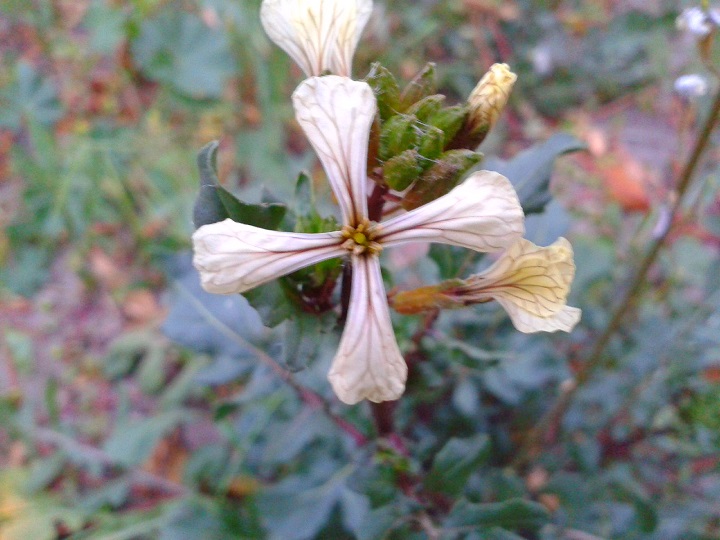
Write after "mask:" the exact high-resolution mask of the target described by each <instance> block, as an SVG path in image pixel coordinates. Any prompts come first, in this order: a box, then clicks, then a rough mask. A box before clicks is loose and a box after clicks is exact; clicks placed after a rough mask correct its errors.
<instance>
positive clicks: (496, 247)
mask: <svg viewBox="0 0 720 540" xmlns="http://www.w3.org/2000/svg"><path fill="white" fill-rule="evenodd" d="M380 227H381V232H380V236H379V237H378V239H377V240H378V241H379V242H380V243H381V244H383V246H385V247H387V246H391V245H397V244H404V243H407V242H418V241H420V242H439V243H442V244H452V245H456V246H462V247H466V248H469V249H474V250H476V251H483V252H494V251H500V250H502V249H504V248H506V247H507V246H509V245H511V244H512V243H513V242H514V241H515V240H517V239H518V238H520V237H521V236H522V235H523V234H524V232H525V225H524V215H523V211H522V207H521V206H520V202H519V201H518V197H517V194H516V193H515V189H514V188H513V186H512V184H511V183H510V181H509V180H508V179H507V178H505V177H504V176H503V175H501V174H498V173H496V172H491V171H480V172H476V173H474V174H472V175H471V176H470V177H468V179H467V180H465V181H464V182H463V183H462V184H460V185H459V186H457V187H456V188H455V189H453V190H452V191H451V192H450V193H448V194H447V195H444V196H442V197H440V198H439V199H436V200H434V201H432V202H430V203H428V204H426V205H424V206H421V207H420V208H417V209H415V210H412V211H411V212H408V213H407V214H402V215H399V216H396V217H394V218H391V219H389V220H387V221H386V222H384V223H382V224H381V225H380Z"/></svg>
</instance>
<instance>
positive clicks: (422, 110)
mask: <svg viewBox="0 0 720 540" xmlns="http://www.w3.org/2000/svg"><path fill="white" fill-rule="evenodd" d="M444 102H445V96H443V95H442V94H433V95H432V96H428V97H426V98H423V99H421V100H420V101H418V102H417V103H415V104H413V105H411V106H410V108H409V109H408V110H407V111H405V114H414V115H415V116H417V119H418V120H419V121H420V122H423V123H427V122H428V120H429V119H430V118H432V117H433V116H434V115H436V114H437V113H438V112H439V111H440V110H441V109H442V106H443V103H444Z"/></svg>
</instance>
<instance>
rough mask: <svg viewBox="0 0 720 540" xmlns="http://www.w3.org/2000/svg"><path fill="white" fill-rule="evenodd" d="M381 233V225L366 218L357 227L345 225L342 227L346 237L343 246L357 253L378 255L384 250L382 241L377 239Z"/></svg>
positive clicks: (343, 235)
mask: <svg viewBox="0 0 720 540" xmlns="http://www.w3.org/2000/svg"><path fill="white" fill-rule="evenodd" d="M379 234H380V227H379V226H378V224H377V223H374V222H370V221H368V220H364V221H363V222H362V223H360V224H358V225H357V226H356V227H352V226H350V225H345V226H344V227H343V228H342V237H343V238H344V241H343V243H342V247H344V248H345V249H347V250H348V251H352V252H353V253H354V254H355V255H361V254H363V253H367V254H369V255H377V254H378V253H380V252H381V251H382V245H381V244H380V242H376V241H375V238H377V236H378V235H379Z"/></svg>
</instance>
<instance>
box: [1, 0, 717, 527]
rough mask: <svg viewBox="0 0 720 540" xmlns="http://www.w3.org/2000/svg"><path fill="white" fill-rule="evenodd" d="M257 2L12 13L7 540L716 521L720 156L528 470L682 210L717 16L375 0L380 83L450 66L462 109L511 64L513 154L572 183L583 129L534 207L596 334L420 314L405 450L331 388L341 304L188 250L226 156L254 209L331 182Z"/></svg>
mask: <svg viewBox="0 0 720 540" xmlns="http://www.w3.org/2000/svg"><path fill="white" fill-rule="evenodd" d="M259 4H260V2H259V0H0V53H1V54H2V59H3V61H2V64H0V539H2V540H46V539H47V540H51V539H65V538H70V539H83V538H91V539H103V540H110V539H113V540H120V539H146V538H148V539H150V538H153V539H154V538H162V539H167V540H182V539H213V540H214V539H217V540H222V539H235V538H253V539H255V538H258V539H260V538H271V539H278V540H280V539H281V540H304V539H311V538H326V539H345V538H360V539H381V538H398V539H414V538H418V539H421V538H439V539H456V538H457V539H461V538H462V539H468V540H476V539H496V540H498V539H513V538H528V539H535V538H542V539H560V538H562V539H568V540H589V539H596V538H611V539H640V538H642V539H658V540H669V539H678V540H680V539H682V540H690V539H708V540H709V539H717V538H719V537H720V468H719V463H720V415H719V412H720V312H719V311H718V308H719V306H720V295H719V294H718V290H719V289H720V279H719V277H720V264H719V259H718V250H719V249H720V198H719V197H718V190H717V187H718V181H719V180H720V178H719V176H718V170H719V169H718V163H719V158H720V153H719V152H718V148H717V145H716V144H711V145H710V148H709V150H708V151H707V152H706V155H705V159H704V160H703V161H702V164H701V166H700V167H699V169H698V172H697V174H696V175H695V181H694V182H693V184H692V185H691V188H690V191H689V195H688V197H686V199H685V202H684V203H683V205H682V207H681V211H680V213H679V215H678V216H677V219H676V220H675V223H673V228H672V230H671V233H670V235H669V238H668V241H667V242H666V243H665V247H664V250H663V251H662V253H661V255H660V257H659V259H658V261H657V263H656V264H655V265H654V266H653V267H652V269H651V271H650V273H649V274H648V278H647V280H646V281H647V283H646V286H645V287H643V288H642V291H641V294H640V295H638V298H636V302H635V306H634V307H635V309H634V310H633V311H632V313H631V314H630V315H629V316H628V317H627V318H626V319H625V320H624V323H623V325H622V326H621V328H620V329H619V331H618V332H616V333H615V334H614V335H613V336H612V339H611V340H610V342H609V345H608V347H607V349H606V350H605V353H604V354H603V357H602V364H601V365H600V367H599V369H597V370H595V371H594V372H593V373H592V376H591V377H590V378H589V380H587V381H584V382H583V385H582V387H581V388H580V389H579V391H578V392H577V393H576V394H574V396H573V397H574V399H573V401H572V403H571V404H570V406H569V408H568V411H567V413H566V414H565V415H564V416H563V417H562V419H561V421H560V422H559V423H557V425H552V426H550V430H549V432H547V433H543V437H542V446H541V447H540V448H539V451H536V452H534V453H533V454H532V455H531V456H529V459H522V460H521V461H518V451H519V448H520V445H521V442H522V440H523V438H524V437H525V436H526V434H527V433H528V431H529V430H530V428H531V427H532V426H533V425H534V423H535V422H536V421H537V420H538V419H539V418H540V416H541V415H542V413H543V412H544V411H546V410H547V409H548V408H549V407H551V405H552V403H553V402H554V400H555V399H556V397H557V395H558V393H559V392H562V390H563V389H565V388H567V385H568V384H569V381H570V380H571V379H572V377H573V375H575V374H576V373H578V372H579V371H580V370H582V367H583V362H584V361H585V360H586V359H587V357H588V355H589V351H590V349H591V347H592V345H593V343H594V342H595V340H596V339H597V337H598V336H599V335H601V333H602V332H603V329H604V328H605V327H606V325H607V324H608V321H609V318H610V313H611V306H613V305H615V304H616V302H617V301H618V299H619V298H621V297H622V295H623V294H624V292H625V290H624V289H625V286H626V282H627V277H628V275H630V274H631V273H632V271H633V270H634V268H635V267H636V266H637V264H638V261H639V260H640V259H641V257H643V256H644V254H645V252H646V248H647V246H648V245H649V244H650V243H651V242H652V241H653V239H654V238H657V236H658V235H659V234H661V233H662V230H663V228H664V227H667V226H668V225H669V224H668V223H664V221H663V220H664V217H665V216H667V208H668V205H669V204H672V196H673V193H672V188H673V185H674V182H675V181H676V179H677V177H678V175H679V173H680V170H681V168H682V166H683V163H684V161H685V160H686V157H687V154H688V153H689V151H690V149H691V148H692V145H693V143H694V140H695V136H696V133H697V132H698V126H699V125H701V124H702V122H703V121H704V120H705V118H706V117H707V115H708V114H709V108H710V102H711V98H710V97H708V96H705V97H699V98H698V99H695V100H691V101H688V100H685V99H682V98H680V97H678V96H676V95H674V93H673V83H674V81H675V79H676V78H677V77H678V76H680V75H682V74H686V73H703V74H705V75H708V76H710V74H709V73H707V72H706V68H705V67H704V66H703V65H702V64H701V62H700V61H699V60H698V58H697V52H696V48H695V39H694V38H693V37H692V36H688V35H684V34H682V33H680V32H678V30H677V29H676V28H675V19H676V17H677V16H678V13H679V12H680V10H681V9H682V8H683V7H686V5H690V3H685V2H677V1H669V0H642V1H634V0H585V1H582V0H575V1H571V0H565V1H563V0H546V1H542V0H514V1H512V0H422V1H414V2H401V1H399V0H387V1H381V0H377V1H376V2H375V4H376V8H375V9H376V12H375V15H374V17H373V18H372V20H371V22H370V24H369V26H368V29H367V30H366V32H365V34H364V37H363V39H362V41H361V44H360V48H359V51H358V54H357V55H356V60H355V69H354V72H355V75H356V77H358V78H360V77H364V76H365V74H366V73H367V72H368V70H369V67H370V64H371V63H372V62H374V61H377V60H379V61H381V62H382V63H383V65H385V66H386V67H388V68H389V69H390V70H391V71H392V72H393V73H395V74H396V76H398V78H399V79H401V80H410V79H411V78H412V77H413V76H414V75H415V74H416V72H418V70H420V69H421V68H422V67H423V66H424V64H425V62H427V61H433V62H436V63H437V72H438V81H439V84H440V88H441V90H442V91H443V92H444V93H446V94H447V95H448V96H449V99H450V100H455V101H457V102H462V101H463V100H464V99H465V97H466V96H467V95H468V93H469V92H470V90H471V89H472V88H473V86H474V85H475V84H476V82H477V80H478V79H479V78H480V76H481V75H482V74H483V73H484V72H485V70H486V69H487V68H488V67H489V66H490V65H491V64H492V63H493V62H507V63H509V64H510V65H511V66H512V67H513V69H514V71H516V72H517V73H518V74H519V80H518V84H517V86H516V88H515V91H514V93H513V96H512V99H511V102H510V104H509V106H508V108H507V109H506V111H505V112H504V114H503V117H502V120H501V122H500V125H498V126H497V128H496V129H495V130H494V131H493V133H492V136H491V137H490V138H489V139H488V140H487V141H485V143H484V144H483V146H482V147H481V150H482V151H483V152H484V153H485V154H486V155H487V156H492V157H488V159H487V162H486V165H487V166H491V165H494V166H495V167H496V168H502V167H503V166H504V167H510V168H511V170H515V171H520V173H518V174H521V173H522V171H523V170H525V169H527V168H530V169H533V170H535V169H537V168H539V167H541V166H542V167H545V169H544V170H546V172H545V175H546V176H547V175H548V174H549V168H548V167H549V165H548V164H547V163H545V162H544V161H543V159H545V158H546V157H547V156H546V154H543V152H542V148H543V147H542V143H543V142H544V141H546V140H548V139H549V138H550V137H551V136H552V135H553V134H555V133H557V132H559V131H562V132H565V133H568V134H571V135H572V136H574V137H575V138H576V139H578V140H580V141H582V143H583V146H584V147H585V150H584V151H582V152H579V153H574V154H572V155H569V156H565V157H562V158H560V159H559V160H558V161H557V163H556V167H555V171H554V174H553V176H552V183H551V191H552V193H553V195H554V199H553V201H552V202H550V203H549V204H547V206H545V205H544V203H543V205H542V206H541V208H542V209H543V212H541V213H538V214H535V215H533V216H532V217H531V218H529V219H528V236H529V237H530V239H531V240H533V241H535V242H537V243H541V244H543V245H547V244H548V243H550V242H552V241H553V240H554V239H555V238H556V237H557V236H558V235H561V234H562V235H566V236H568V237H569V238H570V239H571V240H572V242H573V245H574V247H575V252H576V257H575V258H576V264H577V276H576V279H575V283H574V286H573V295H572V298H571V302H570V303H571V304H572V305H577V306H580V307H582V308H583V312H584V313H583V321H582V322H581V324H580V326H579V327H578V328H577V329H576V330H575V332H573V333H572V334H570V335H548V334H544V335H535V336H526V335H523V334H519V333H518V332H516V331H514V330H513V329H512V328H511V327H510V325H509V323H508V322H507V320H506V318H505V316H504V314H502V313H500V311H499V310H497V309H496V308H495V307H493V306H488V307H487V309H480V308H476V309H471V310H465V311H458V312H454V313H450V314H443V315H442V316H441V317H440V319H439V320H438V322H437V324H436V325H435V327H434V328H433V329H432V331H431V332H429V333H428V334H427V335H426V336H425V337H424V338H422V336H423V334H422V333H421V334H420V336H421V338H422V339H417V335H418V334H417V333H416V332H417V330H418V328H420V327H422V324H423V321H422V320H419V319H418V318H397V320H396V321H395V328H396V331H397V334H398V337H399V340H400V343H401V346H402V348H403V350H404V351H407V353H408V358H410V359H412V360H413V362H416V364H415V366H416V367H415V369H414V370H413V373H412V376H411V380H410V385H409V388H408V395H407V396H406V397H404V398H403V399H402V400H401V401H400V403H399V406H398V408H397V410H395V411H394V417H395V426H394V428H393V431H392V432H391V433H389V434H387V433H385V434H383V436H380V437H378V436H377V434H376V427H375V426H374V425H373V419H372V414H371V412H370V409H369V407H367V406H366V405H361V406H356V407H347V406H342V405H341V404H339V403H338V402H337V401H336V400H334V398H333V397H332V396H331V395H330V390H329V385H328V384H327V382H326V381H325V373H326V371H327V365H328V362H329V360H330V358H331V357H332V353H333V343H334V341H333V340H336V339H337V338H336V337H334V335H335V334H334V331H333V325H334V324H335V321H330V322H328V321H325V320H323V321H317V320H314V319H313V320H312V321H309V322H303V324H306V325H309V326H307V327H304V328H298V327H299V326H302V325H301V324H295V325H294V326H293V325H292V324H290V323H284V325H281V326H280V327H278V329H275V330H272V331H271V330H269V329H267V328H265V327H264V326H263V324H262V322H261V319H260V317H259V315H258V314H257V312H255V311H254V310H253V309H252V308H250V307H249V306H248V304H247V302H245V300H244V299H243V298H242V297H240V296H237V297H228V298H225V297H213V296H210V295H206V294H205V293H203V292H202V291H201V289H200V288H199V284H198V280H197V276H196V275H195V274H194V272H193V271H192V269H191V267H190V265H189V255H188V250H189V246H190V241H189V240H190V235H191V234H192V230H193V227H192V221H191V218H192V205H193V201H194V198H195V196H196V194H197V190H198V174H197V171H196V167H195V155H196V152H197V150H198V149H200V148H201V147H202V146H203V145H204V144H205V143H207V142H208V141H210V140H213V139H220V140H221V150H220V155H219V166H218V169H219V176H220V178H221V179H222V181H223V183H224V185H225V186H226V187H227V188H228V189H230V190H232V191H234V192H236V193H239V194H241V195H242V196H243V198H244V199H245V200H248V201H251V202H257V201H260V200H261V199H264V200H268V199H270V200H279V201H286V202H287V201H291V200H293V197H294V196H295V193H294V192H295V179H296V178H297V176H298V173H299V172H300V171H301V170H303V169H306V170H310V171H314V172H315V173H316V174H315V176H318V173H319V169H318V168H317V165H316V163H315V157H314V155H313V154H312V152H311V151H310V149H309V147H308V144H307V142H306V141H305V139H304V137H303V136H302V133H301V132H300V130H299V128H298V126H297V125H296V124H295V123H294V120H293V118H292V108H291V104H290V100H289V95H290V94H291V92H292V90H293V89H294V88H295V86H296V85H297V83H298V82H299V81H300V80H301V78H302V76H301V73H300V72H299V71H298V69H297V68H296V67H295V66H294V65H292V64H291V62H290V60H289V59H288V58H287V57H286V56H285V55H284V53H282V52H281V51H280V50H279V49H278V48H276V47H275V46H273V45H272V44H271V43H270V41H269V40H268V39H267V38H266V37H265V35H264V33H263V32H262V29H261V27H260V24H259V15H258V11H259ZM708 80H710V81H711V85H710V86H711V90H712V91H714V90H715V88H716V86H717V81H714V80H713V79H712V78H709V79H708ZM713 142H716V139H715V140H713ZM538 149H540V150H538ZM546 150H547V149H546ZM506 160H513V161H510V162H506ZM513 164H514V169H512V166H513ZM511 179H513V180H515V179H514V178H512V176H511ZM430 255H431V256H430V258H426V259H422V261H420V262H418V263H417V264H415V265H408V264H407V263H405V264H404V263H403V261H402V260H395V259H392V258H391V259H390V260H389V263H388V264H387V266H388V267H389V268H392V277H388V279H389V280H391V283H394V284H407V283H413V280H417V279H418V278H419V279H421V280H423V281H426V282H430V283H431V282H433V281H437V280H438V279H440V278H442V277H446V276H448V275H453V272H454V270H453V269H456V268H457V264H458V263H457V261H456V260H453V259H452V257H451V255H452V252H449V251H447V250H434V251H432V252H431V254H430ZM448 257H449V258H448ZM453 265H455V266H453ZM483 307H486V306H483ZM321 330H323V331H322V332H321ZM308 335H310V336H311V338H310V339H308ZM318 336H320V337H321V338H322V339H318ZM298 359H301V360H302V362H301V364H303V365H298ZM305 363H309V365H308V366H307V368H306V369H304V370H302V371H299V372H298V373H296V374H293V375H290V374H289V372H288V371H285V370H283V369H279V368H278V366H282V367H286V368H289V369H290V370H292V371H295V370H296V369H298V368H300V367H303V366H304V364H305ZM535 450H538V449H535Z"/></svg>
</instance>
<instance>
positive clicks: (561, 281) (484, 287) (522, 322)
mask: <svg viewBox="0 0 720 540" xmlns="http://www.w3.org/2000/svg"><path fill="white" fill-rule="evenodd" d="M574 276H575V263H574V262H573V251H572V246H571V245H570V242H568V241H567V240H565V239H564V238H560V239H558V241H557V242H555V243H554V244H553V245H551V246H548V247H539V246H536V245H535V244H533V243H532V242H530V241H528V240H525V239H521V240H518V241H517V242H516V243H515V244H513V246H512V247H511V248H510V249H508V251H507V252H506V253H504V254H503V256H502V257H501V258H500V259H498V260H497V262H495V264H493V265H492V266H491V267H490V268H488V269H487V270H486V271H484V272H482V273H481V274H478V275H476V276H473V277H472V278H470V279H469V280H468V282H470V283H471V284H470V285H468V286H467V287H466V288H465V290H466V292H467V297H468V298H469V297H471V296H473V295H474V296H475V297H476V298H477V299H482V298H493V299H495V300H496V301H497V302H498V303H500V305H502V306H503V307H504V308H505V311H507V312H508V315H510V319H511V320H512V322H513V324H514V325H515V328H517V329H518V330H520V331H521V332H525V333H531V332H555V331H557V330H562V331H565V332H570V331H571V330H572V329H573V327H574V326H575V325H576V324H577V323H578V321H579V320H580V315H581V311H580V310H579V309H577V308H574V307H569V306H567V305H566V301H567V296H568V294H569V292H570V285H571V283H572V280H573V277H574Z"/></svg>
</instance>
